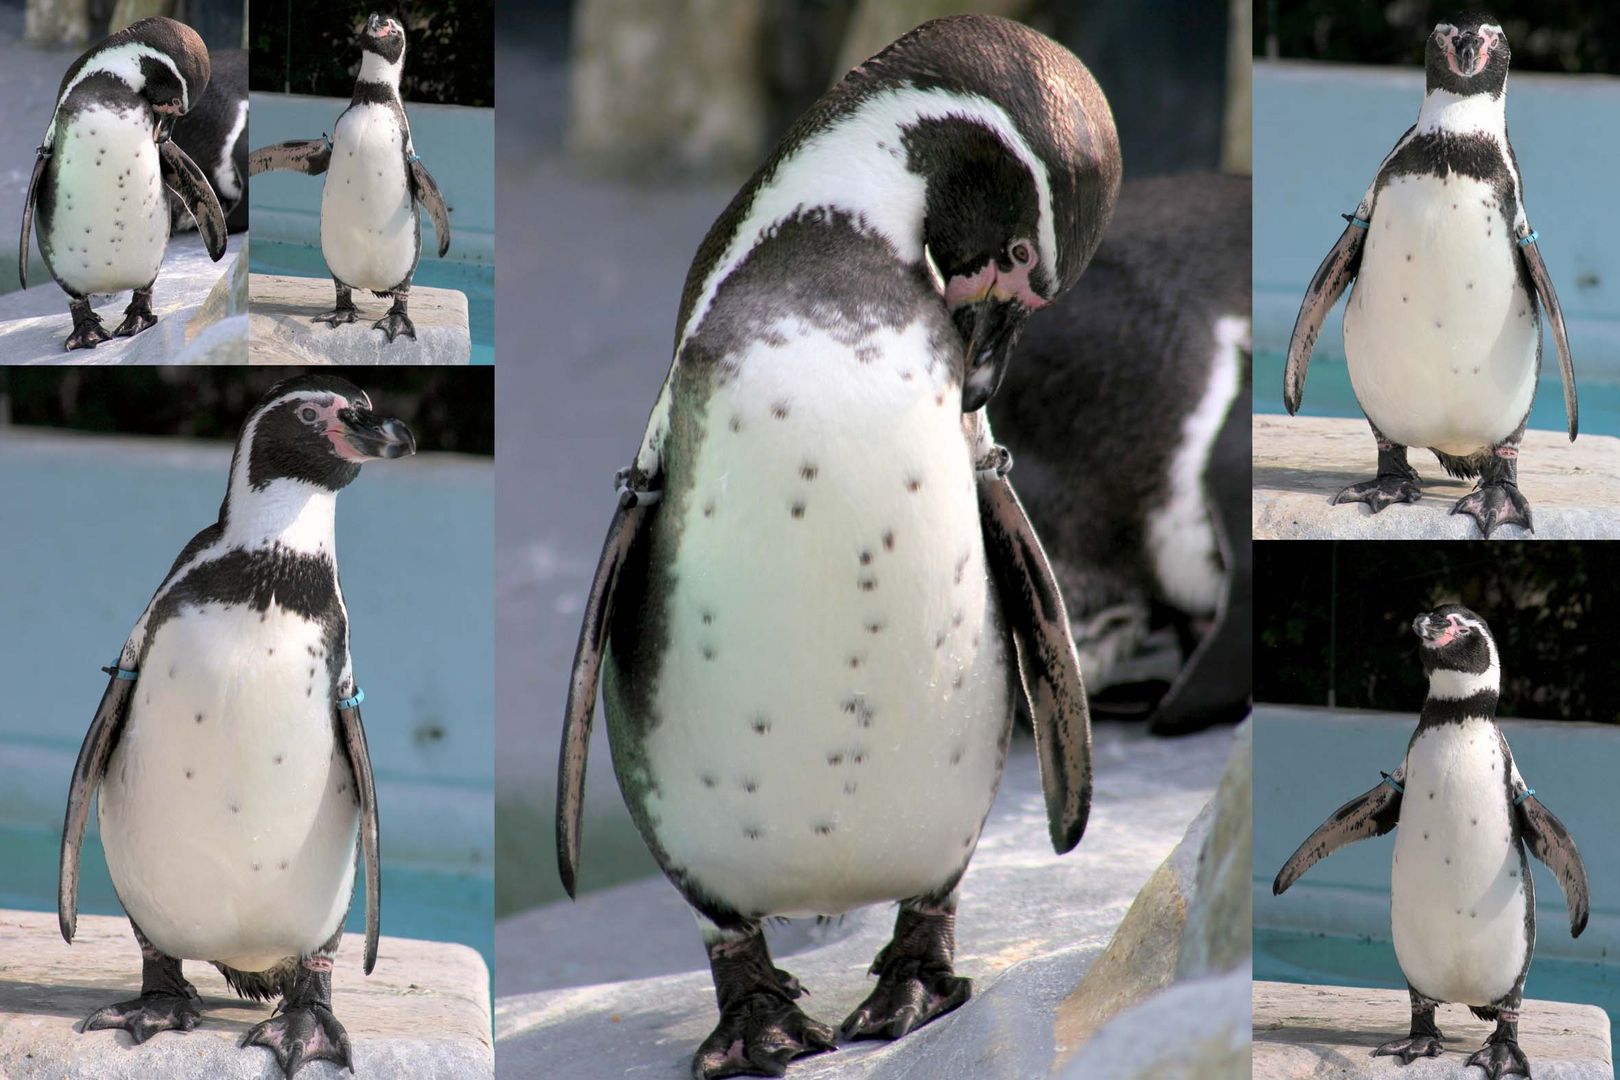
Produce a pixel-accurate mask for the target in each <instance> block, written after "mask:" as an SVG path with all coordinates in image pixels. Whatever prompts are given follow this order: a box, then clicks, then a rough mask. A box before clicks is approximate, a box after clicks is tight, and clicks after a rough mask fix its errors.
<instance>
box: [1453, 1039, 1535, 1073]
mask: <svg viewBox="0 0 1620 1080" xmlns="http://www.w3.org/2000/svg"><path fill="white" fill-rule="evenodd" d="M1468 1064H1470V1065H1477V1066H1479V1067H1480V1068H1481V1069H1484V1070H1485V1077H1486V1080H1501V1078H1502V1077H1504V1076H1513V1075H1518V1076H1523V1077H1526V1078H1528V1077H1529V1076H1530V1059H1529V1058H1527V1057H1525V1056H1524V1051H1522V1050H1520V1049H1519V1044H1518V1043H1516V1042H1512V1041H1510V1040H1507V1039H1502V1040H1500V1041H1498V1040H1497V1039H1496V1038H1495V1037H1494V1036H1493V1037H1492V1038H1491V1040H1490V1041H1489V1042H1487V1043H1486V1044H1485V1045H1484V1046H1482V1047H1480V1048H1479V1049H1478V1050H1476V1051H1474V1055H1473V1056H1472V1057H1470V1058H1469V1059H1468Z"/></svg>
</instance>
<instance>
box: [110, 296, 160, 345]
mask: <svg viewBox="0 0 1620 1080" xmlns="http://www.w3.org/2000/svg"><path fill="white" fill-rule="evenodd" d="M156 325H157V316H156V315H154V314H152V290H150V289H136V290H135V295H134V297H133V298H132V299H131V300H130V302H129V307H127V308H125V309H124V321H123V322H121V323H119V324H118V329H116V330H114V331H113V332H112V336H113V337H134V336H135V335H136V334H138V333H140V332H141V331H142V330H150V329H151V328H152V327H154V326H156Z"/></svg>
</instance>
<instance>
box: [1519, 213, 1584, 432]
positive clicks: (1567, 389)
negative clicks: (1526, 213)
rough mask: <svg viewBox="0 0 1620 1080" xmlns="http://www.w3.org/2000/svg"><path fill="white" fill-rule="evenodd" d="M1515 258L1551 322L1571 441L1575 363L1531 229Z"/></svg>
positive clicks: (1576, 412)
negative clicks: (1531, 283)
mask: <svg viewBox="0 0 1620 1080" xmlns="http://www.w3.org/2000/svg"><path fill="white" fill-rule="evenodd" d="M1526 228H1528V226H1526ZM1519 258H1521V259H1523V260H1524V268H1525V269H1526V270H1528V271H1529V272H1530V280H1531V281H1532V282H1533V283H1534V284H1535V287H1536V296H1537V297H1538V298H1539V299H1540V300H1541V310H1542V311H1545V312H1546V313H1547V321H1548V322H1550V323H1551V324H1552V332H1553V341H1554V342H1556V343H1557V345H1558V371H1559V374H1561V375H1562V376H1563V377H1564V416H1565V417H1566V418H1567V419H1568V420H1569V440H1570V442H1574V441H1575V431H1576V428H1577V427H1579V426H1580V425H1579V409H1578V407H1577V405H1576V401H1575V364H1574V362H1573V361H1571V360H1570V358H1569V336H1568V335H1567V334H1566V333H1565V332H1564V309H1563V308H1561V307H1559V306H1558V293H1557V292H1555V291H1554V290H1553V283H1552V275H1550V274H1548V273H1547V264H1546V263H1544V262H1542V261H1541V249H1540V248H1539V247H1537V246H1536V234H1535V233H1528V234H1526V236H1525V237H1522V238H1521V239H1520V241H1519Z"/></svg>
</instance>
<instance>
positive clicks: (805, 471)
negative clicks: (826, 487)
mask: <svg viewBox="0 0 1620 1080" xmlns="http://www.w3.org/2000/svg"><path fill="white" fill-rule="evenodd" d="M820 473H821V470H820V469H818V468H816V466H814V465H812V464H810V463H809V462H808V461H807V462H805V463H804V464H803V465H800V466H799V475H800V476H801V477H803V478H804V479H806V480H814V479H815V478H816V477H817V476H818V475H820Z"/></svg>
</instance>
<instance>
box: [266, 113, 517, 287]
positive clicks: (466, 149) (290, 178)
mask: <svg viewBox="0 0 1620 1080" xmlns="http://www.w3.org/2000/svg"><path fill="white" fill-rule="evenodd" d="M348 107H349V102H348V99H347V98H327V97H311V96H308V95H304V94H266V93H255V94H252V95H250V97H249V106H248V110H249V111H248V115H249V117H250V119H249V125H250V127H249V131H250V132H251V134H250V142H251V144H252V146H253V148H254V149H258V148H259V147H261V146H268V145H270V144H272V143H278V142H286V141H288V140H292V139H316V138H320V136H321V135H322V134H323V133H324V134H328V135H329V134H331V132H332V128H333V126H334V125H335V124H336V123H337V118H338V115H339V114H340V113H342V112H343V110H344V109H346V108H348ZM405 114H406V116H408V117H409V118H410V122H411V139H412V141H413V142H414V144H415V146H416V152H417V153H418V154H420V155H421V157H422V163H423V164H424V165H426V166H427V168H428V171H429V172H430V173H432V174H433V179H434V180H435V181H436V182H437V183H438V185H439V190H440V192H442V193H443V195H444V202H445V205H446V206H448V207H450V208H451V214H450V231H451V243H450V251H449V252H448V253H447V254H446V256H445V258H446V259H447V260H457V261H462V262H473V263H483V264H486V265H491V266H493V265H494V263H495V110H493V109H475V108H469V107H466V106H462V105H416V104H412V103H411V102H406V103H405ZM248 197H249V199H250V201H251V206H252V218H251V220H252V231H253V236H254V237H255V238H256V239H264V240H281V241H285V242H287V243H294V244H308V245H312V246H315V247H319V246H320V242H321V180H320V178H319V177H310V176H305V175H303V174H302V173H294V172H268V173H260V174H259V175H258V176H255V177H254V178H253V181H252V183H251V185H250V186H249V196H248ZM432 231H433V226H432V223H431V222H430V221H429V220H428V218H427V215H426V214H425V213H424V214H423V215H422V234H423V235H422V246H423V249H424V251H426V250H429V249H430V248H431V250H433V251H437V250H438V248H437V246H436V245H435V242H434V241H433V240H431V239H429V237H430V236H431V234H432Z"/></svg>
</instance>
